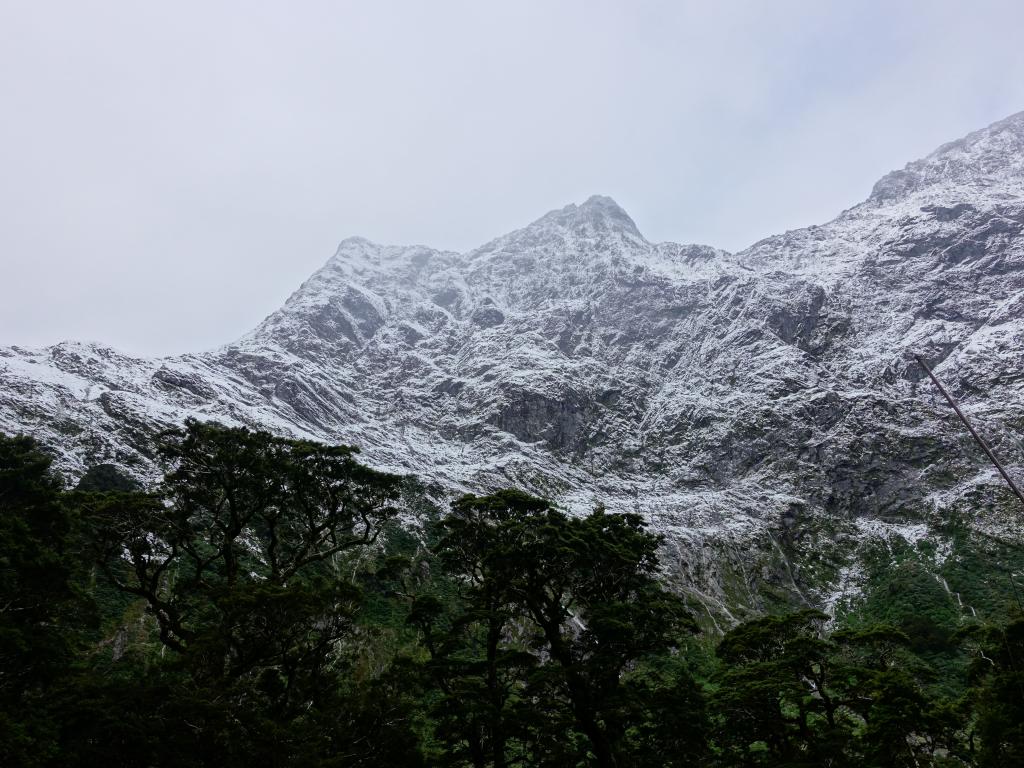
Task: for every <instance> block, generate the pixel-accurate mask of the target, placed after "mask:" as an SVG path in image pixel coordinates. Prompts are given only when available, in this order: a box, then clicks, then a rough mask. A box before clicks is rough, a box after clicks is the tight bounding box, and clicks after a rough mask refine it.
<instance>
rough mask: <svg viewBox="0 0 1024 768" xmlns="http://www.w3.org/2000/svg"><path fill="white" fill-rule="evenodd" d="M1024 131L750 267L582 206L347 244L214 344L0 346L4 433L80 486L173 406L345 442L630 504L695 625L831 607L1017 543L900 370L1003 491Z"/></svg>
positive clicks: (976, 473) (146, 445)
mask: <svg viewBox="0 0 1024 768" xmlns="http://www.w3.org/2000/svg"><path fill="white" fill-rule="evenodd" d="M1022 124H1024V116H1022V115H1016V116H1014V117H1012V118H1008V119H1007V120H1004V121H1002V122H1000V123H996V124H994V125H993V126H990V127H989V128H987V129H984V130H983V131H979V132H977V133H973V134H971V135H970V136H967V137H965V138H964V139H961V140H960V141H956V142H953V143H951V144H947V145H945V146H944V147H941V148H940V149H938V150H937V151H936V152H934V153H933V154H931V155H929V156H928V157H927V158H925V159H923V160H919V161H917V162H914V163H910V164H909V165H908V166H907V167H906V168H905V169H903V170H901V171H896V172H894V173H892V174H889V175H888V176H886V177H885V178H884V179H882V180H881V181H879V183H878V184H877V185H876V186H875V190H874V192H873V193H872V196H871V198H870V199H869V200H868V201H865V202H864V203H862V204H860V205H857V206H854V207H853V208H851V209H850V210H848V211H846V212H844V213H843V214H841V215H840V216H839V217H838V218H836V219H835V220H834V221H832V222H829V223H827V224H824V225H821V226H815V227H809V228H807V229H803V230H797V231H795V232H787V233H785V234H782V235H778V236H776V237H771V238H767V239H766V240H764V241H762V242H760V243H758V244H756V245H754V246H752V247H751V248H749V249H747V250H745V251H743V252H741V253H737V254H729V253H726V252H724V251H720V250H717V249H714V248H711V247H708V246H700V245H678V244H673V243H660V244H653V243H650V242H648V241H647V240H646V239H645V238H644V237H643V236H642V235H641V233H640V232H639V231H638V230H637V227H636V225H635V224H634V222H633V221H632V219H630V217H629V216H628V214H626V213H625V211H623V210H622V208H620V207H619V206H618V205H617V204H616V203H615V202H614V201H613V200H611V199H610V198H607V197H599V196H595V197H592V198H590V199H588V200H587V201H585V202H584V203H582V204H579V205H569V206H566V207H565V208H562V209H560V210H556V211H552V212H551V213H548V214H547V215H545V216H543V217H541V218H540V219H538V220H537V221H535V222H533V223H532V224H530V225H528V226H526V227H524V228H523V229H520V230H517V231H515V232H512V233H510V234H508V235H505V236H503V237H500V238H498V239H496V240H493V241H492V242H490V243H487V244H486V245H483V246H481V247H480V248H477V249H475V250H473V251H471V252H469V253H465V254H458V253H452V252H446V251H438V250H433V249H430V248H427V247H423V246H414V247H398V246H384V245H378V244H375V243H371V242H369V241H367V240H363V239H360V238H350V239H348V240H345V241H343V242H342V243H341V244H340V246H339V247H338V250H337V252H336V253H335V254H334V256H333V257H332V258H331V259H330V260H329V261H328V262H327V264H326V265H325V266H324V267H323V268H322V269H321V270H319V271H318V272H317V273H316V274H315V275H313V276H312V277H311V278H310V279H309V280H307V281H306V282H305V283H304V284H303V285H302V286H301V287H300V288H299V289H298V290H297V291H296V292H295V293H294V294H293V295H292V296H291V298H289V300H288V301H287V302H286V304H285V305H284V306H283V307H282V308H281V309H279V310H278V311H277V312H275V313H273V314H272V315H271V316H269V317H268V318H267V319H266V320H265V321H264V322H263V323H261V324H260V325H259V327H257V328H256V329H254V330H253V331H252V332H251V333H249V334H247V335H246V336H245V337H243V338H242V339H240V340H239V341H237V342H235V343H232V344H228V345H226V346H224V347H222V348H220V349H218V350H215V351H213V352H209V353H205V354H197V355H183V356H179V357H171V358H162V359H153V360H150V359H138V358H130V357H127V356H124V355H121V354H119V353H117V352H116V351H114V350H111V349H107V348H105V347H102V346H97V345H83V344H74V343H66V344H60V345H57V346H55V347H51V348H48V349H43V350H36V351H27V350H23V349H20V348H17V347H12V348H8V349H3V350H0V428H2V429H4V430H5V431H10V432H16V431H28V432H32V433H33V434H35V435H36V436H37V437H39V438H40V439H41V440H42V441H43V442H44V443H46V444H48V445H50V446H51V447H52V448H53V449H54V450H55V451H56V452H57V453H58V463H59V465H60V467H61V468H62V469H63V470H64V471H66V472H67V473H68V474H70V475H72V476H74V475H78V474H81V473H82V472H83V471H84V470H85V469H86V468H87V467H89V466H91V465H95V464H100V463H115V464H118V465H121V466H122V467H125V468H127V469H128V470H129V471H130V472H132V473H133V474H135V475H136V476H139V477H140V478H151V477H153V476H154V475H155V473H156V468H155V466H154V463H153V462H154V454H153V449H152V435H153V433H154V431H155V430H157V429H160V428H163V427H167V426H170V425H174V424H177V423H180V422H181V421H182V420H183V419H184V418H186V417H194V418H198V419H215V420H218V421H222V422H226V423H229V424H246V425H250V426H254V427H260V428H264V429H268V430H271V431H274V432H278V433H286V434H291V435H297V436H303V437H309V438H313V439H317V440H322V441H327V442H344V443H352V444H356V445H359V446H360V447H361V448H362V449H363V451H364V457H365V459H366V460H367V461H368V462H370V463H371V464H373V465H375V466H377V467H380V468H382V469H388V470H392V471H400V472H413V473H416V474H417V475H419V476H420V478H421V479H423V480H424V481H425V482H427V483H430V484H432V486H433V487H436V488H439V489H444V490H445V491H446V492H449V493H451V492H460V491H466V490H474V491H476V490H488V489H493V488H496V487H499V486H508V485H515V486H520V487H524V488H526V489H528V490H530V491H533V492H535V493H539V494H543V495H546V496H549V497H551V498H554V499H556V500H557V501H559V502H560V503H561V504H563V505H565V506H566V507H568V508H570V509H575V510H583V509H586V508H588V507H589V506H591V505H592V504H595V503H603V504H605V505H606V506H607V507H608V508H609V509H611V510H620V511H621V510H631V511H636V512H639V513H640V514H642V515H644V516H645V517H646V518H647V519H648V520H649V521H650V523H651V525H653V526H654V527H655V528H657V529H658V530H660V531H662V532H663V533H664V534H666V536H667V546H668V548H669V552H670V553H675V564H674V571H673V574H672V578H673V580H674V581H676V582H677V583H678V585H679V586H680V588H682V589H685V590H687V591H688V592H689V593H690V594H691V595H692V596H693V597H694V599H696V600H699V601H701V602H702V603H704V604H705V605H706V606H707V607H708V611H709V613H710V614H711V615H712V616H715V615H723V614H722V612H723V611H725V612H729V611H732V612H735V611H736V610H741V609H751V610H759V609H761V608H763V607H764V606H765V605H766V604H767V603H766V601H769V602H770V600H788V601H792V602H796V603H799V604H817V605H825V606H826V607H827V606H834V605H835V603H836V601H837V600H838V599H840V598H839V597H838V596H840V595H843V594H845V593H846V592H847V591H849V590H850V589H853V590H856V588H857V583H856V580H857V578H859V577H858V574H863V569H862V568H861V565H862V563H863V557H864V556H865V555H864V553H865V552H867V551H868V549H866V547H867V546H868V544H867V543H868V542H870V541H872V540H877V539H879V538H880V537H881V538H882V539H885V540H895V539H898V540H900V541H911V542H916V541H918V540H920V539H922V538H923V537H929V540H932V541H934V542H939V543H938V544H936V546H939V545H941V546H944V547H946V549H944V550H941V551H943V552H947V553H949V552H953V551H954V549H953V548H954V547H955V546H956V545H955V544H954V543H953V542H952V540H949V539H948V536H947V534H945V533H943V531H948V530H950V528H949V521H950V520H951V519H954V518H957V516H962V515H964V514H966V513H968V512H970V513H971V514H972V515H973V516H974V517H975V518H976V517H977V514H976V510H978V509H979V508H983V509H985V510H986V512H985V514H984V515H983V516H982V517H981V519H980V520H979V521H976V522H975V526H976V527H980V528H982V529H983V530H984V531H985V532H987V533H990V534H993V535H998V534H999V533H1000V532H1001V531H1005V530H1007V529H1008V527H1009V526H1012V525H1015V523H1014V522H1013V521H1014V520H1015V518H1014V517H1013V516H1012V515H1010V513H1009V512H1007V511H1006V510H1007V509H1008V507H1007V506H1006V503H1005V499H1004V496H1005V494H1004V491H1003V489H1002V486H1001V485H1000V483H999V479H998V478H997V477H996V476H995V475H994V474H993V473H992V472H991V471H990V469H989V468H988V466H987V464H986V463H985V460H984V457H983V456H980V455H979V454H978V453H977V451H975V450H974V449H973V447H972V444H971V443H970V442H969V438H967V437H966V436H965V435H964V434H963V432H962V430H961V429H960V427H959V425H958V424H957V423H956V422H954V421H951V420H950V419H949V418H947V416H948V414H947V413H946V409H945V406H944V405H943V404H942V403H941V402H940V401H937V400H936V399H935V398H934V397H933V395H932V394H931V393H930V390H929V387H928V386H927V383H926V382H922V371H921V370H920V369H919V368H918V366H917V365H916V364H915V363H914V362H913V360H912V353H918V354H922V355H924V357H925V358H926V359H927V360H928V361H929V363H930V364H932V365H933V366H934V367H935V369H936V371H937V372H938V374H939V375H940V376H942V377H943V379H944V380H945V381H946V382H947V383H948V385H949V386H950V387H951V388H952V389H953V390H954V392H955V393H956V394H957V395H958V396H960V397H961V399H962V401H963V407H964V409H965V410H966V411H967V412H968V413H970V414H971V416H972V417H973V418H974V419H975V420H976V421H977V423H978V425H979V427H980V428H981V430H982V431H983V432H984V433H985V434H986V435H987V436H988V437H990V438H991V440H992V442H993V443H994V445H995V449H996V450H997V451H998V452H999V453H1000V454H1001V455H1003V456H1004V457H1005V458H1006V459H1007V461H1008V462H1009V463H1010V464H1011V465H1012V466H1011V471H1014V472H1018V473H1019V472H1020V465H1021V463H1022V459H1021V453H1020V448H1019V446H1020V445H1021V444H1022V443H1021V440H1022V438H1024V422H1022V421H1021V416H1020V414H1021V413H1024V408H1022V406H1024V379H1022V378H1021V376H1020V370H1021V369H1022V367H1024V238H1022V236H1021V234H1022V231H1024V185H1022V178H1024V174H1022V167H1024V166H1022V163H1024V145H1022V141H1024V139H1022V135H1024V134H1022ZM979 504H980V505H981V507H979ZM944 536H945V537H946V538H945V539H944V538H943V537H944ZM893 537H895V539H893ZM943 542H944V543H943ZM672 557H673V555H671V554H670V557H669V559H670V560H672ZM858 569H860V570H858Z"/></svg>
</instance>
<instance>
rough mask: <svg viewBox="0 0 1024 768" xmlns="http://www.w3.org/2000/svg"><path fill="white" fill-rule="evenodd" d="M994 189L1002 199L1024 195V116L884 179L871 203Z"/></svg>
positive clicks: (945, 146)
mask: <svg viewBox="0 0 1024 768" xmlns="http://www.w3.org/2000/svg"><path fill="white" fill-rule="evenodd" d="M967 189H972V190H978V191H984V190H989V189H990V190H992V191H993V192H994V197H995V198H997V199H1006V198H1011V197H1020V196H1024V112H1018V113H1017V114H1015V115H1011V116H1010V117H1007V118H1005V119H1003V120H1000V121H998V122H996V123H993V124H992V125H990V126H988V127H987V128H982V129H981V130H979V131H975V132H973V133H970V134H968V135H967V136H964V137H963V138H961V139H958V140H956V141H951V142H949V143H948V144H943V145H942V146H941V147H939V148H938V149H936V150H935V151H934V152H932V153H931V154H930V155H928V156H927V157H925V158H923V159H921V160H915V161H914V162H912V163H908V164H907V165H906V166H905V167H904V168H903V169H901V170H898V171H893V172H892V173H889V174H887V175H886V176H884V177H882V178H881V179H880V180H879V181H878V183H876V184H875V186H874V188H873V189H872V190H871V197H870V200H871V201H873V202H876V203H883V204H884V203H888V202H892V201H897V200H902V199H905V198H908V197H912V196H915V195H920V194H924V193H938V194H942V193H943V192H947V193H950V194H952V195H961V196H962V195H963V193H964V191H965V190H967Z"/></svg>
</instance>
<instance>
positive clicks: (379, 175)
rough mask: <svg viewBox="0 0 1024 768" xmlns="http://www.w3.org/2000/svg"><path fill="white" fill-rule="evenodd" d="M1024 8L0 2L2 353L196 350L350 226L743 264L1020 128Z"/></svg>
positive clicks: (310, 264) (1010, 1)
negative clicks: (522, 230)
mask: <svg viewBox="0 0 1024 768" xmlns="http://www.w3.org/2000/svg"><path fill="white" fill-rule="evenodd" d="M1022 30H1024V3H1022V2H1020V0H1002V1H999V0H992V1H985V0H970V2H967V1H966V0H965V1H964V2H947V1H945V0H920V1H917V2H915V1H913V0H907V1H906V2H898V1H897V0H885V1H884V2H873V1H872V2H866V1H865V0H858V2H848V1H845V0H844V1H843V2H829V1H827V0H806V1H798V0H764V1H763V2H754V1H753V0H749V1H748V2H741V1H739V0H737V1H735V2H729V1H728V0H705V1H704V2H643V1H639V2H638V1H637V0H619V2H603V1H601V0H591V1H590V2H582V1H574V0H538V1H537V2H528V1H527V0H512V1H509V2H501V3H498V2H483V1H482V0H475V1H472V2H471V1H468V0H467V2H446V1H444V0H430V2H426V1H422V2H386V1H382V0H366V1H365V2H361V3H355V2H341V1H340V0H335V1H333V2H327V1H324V2H303V1H302V0H289V1H288V2H285V1H284V0H281V1H280V2H254V1H253V0H238V2H214V1H213V0H203V1H202V2H184V1H183V0H175V2H143V1H142V0H130V1H129V0H126V1H124V2H114V1H113V0H110V1H107V2H86V1H85V0H69V1H68V2H48V1H47V0H23V1H22V0H0V99H2V101H0V103H2V110H3V111H2V113H0V116H2V119H0V344H21V345H25V346H37V345H43V344H50V343H54V342H56V341H59V340H62V339H67V338H74V339H83V340H99V341H103V342H107V343H110V344H112V345H114V346H116V347H119V348H122V349H124V350H127V351H130V352H135V353H145V354H157V353H159V354H163V353H175V352H185V351H199V350H201V349H205V348H208V347H212V346H215V345H217V344H219V343H222V342H227V341H231V340H233V339H234V338H236V337H238V336H239V335H241V334H242V333H243V332H245V331H246V330H248V329H249V328H251V327H252V326H253V325H255V324H256V323H257V322H259V320H261V319H262V318H263V317H264V316H265V315H266V314H268V313H269V312H271V311H272V310H274V309H275V308H276V307H277V306H279V305H280V304H281V302H282V301H283V300H284V299H285V298H286V297H287V296H288V295H289V293H291V291H292V290H293V289H294V288H296V287H297V286H298V284H299V283H300V282H301V281H302V280H303V279H305V278H306V277H307V276H308V275H309V274H310V273H312V272H313V271H314V270H315V269H316V268H318V267H319V266H320V265H321V264H322V263H323V262H324V261H326V260H327V258H329V257H330V255H331V253H332V252H333V249H334V247H335V245H336V244H337V242H338V241H339V240H341V239H343V238H345V237H347V236H349V235H354V234H358V235H363V236H365V237H368V238H370V239H373V240H377V241H379V242H387V243H425V244H428V245H432V246H434V247H438V248H449V249H454V250H460V251H461V250H468V249H470V248H472V247H474V246H476V245H478V244H480V243H482V242H484V241H486V240H489V239H491V238H492V237H495V236H497V235H500V234H503V233H505V232H507V231H509V230H511V229H514V228H516V227H519V226H523V225H525V224H526V223H528V222H530V221H532V220H533V219H535V218H537V217H538V216H540V215H542V214H543V213H545V212H546V211H548V210H550V209H552V208H556V207H561V206H563V205H565V204H567V203H569V202H578V201H581V200H582V199H584V198H586V197H588V196H589V195H591V194H595V193H600V194H607V195H611V196H612V197H614V198H615V199H616V200H618V202H619V203H620V204H621V205H622V206H623V207H624V208H626V210H627V211H629V213H630V214H631V215H632V216H633V218H634V219H635V220H636V222H637V224H638V226H639V227H640V229H641V231H642V232H644V234H645V235H646V236H647V237H648V238H649V239H651V240H675V241H680V242H703V243H709V244H712V245H716V246H719V247H723V248H727V249H730V250H739V249H741V248H743V247H745V246H747V245H750V244H751V243H753V242H754V241H756V240H758V239H760V238H762V237H765V236H767V235H770V234H773V233H776V232H780V231H783V230H785V229H792V228H795V227H799V226H804V225H808V224H813V223H820V222H823V221H826V220H828V219H830V218H832V217H833V216H834V215H835V214H836V213H838V212H839V211H840V210H842V209H843V208H846V207H849V206H850V205H852V204H854V203H856V202H859V201H860V200H862V199H863V198H864V197H866V196H867V194H868V192H869V191H870V188H871V185H872V184H873V182H874V181H875V180H876V179H878V178H879V177H880V176H882V175H883V174H884V173H886V172H887V171H889V170H891V169H893V168H896V167H900V166H902V165H904V164H905V163H906V162H908V161H910V160H912V159H915V158H917V157H920V156H922V155H924V154H926V153H927V152H929V151H931V150H932V149H934V148H935V147H936V146H938V145H939V144H941V143H943V142H945V141H949V140H952V139H955V138H958V137H959V136H961V135H963V134H965V133H967V132H969V131H971V130H974V129H976V128H980V127H983V126H985V125H987V124H989V123H991V122H993V121H995V120H997V119H1000V118H1002V117H1005V116H1007V115H1009V114H1011V113H1013V112H1017V111H1020V110H1024V52H1022V51H1024V43H1022V40H1021V31H1022Z"/></svg>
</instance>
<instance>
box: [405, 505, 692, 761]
mask: <svg viewBox="0 0 1024 768" xmlns="http://www.w3.org/2000/svg"><path fill="white" fill-rule="evenodd" d="M441 528H442V532H443V535H442V537H441V540H440V543H439V545H438V548H437V549H438V556H439V559H440V562H441V563H442V564H443V565H444V567H445V568H446V569H447V570H448V572H449V573H450V574H451V576H452V577H453V578H454V579H456V580H457V581H458V582H459V583H461V584H462V585H463V587H464V589H463V591H462V594H461V600H462V602H461V605H460V606H459V613H458V614H457V615H456V616H455V617H454V618H453V619H451V620H450V621H449V622H448V623H447V624H446V625H445V626H444V627H443V628H444V629H445V630H446V634H444V635H443V639H444V641H445V642H447V643H449V644H450V646H449V647H445V646H441V645H439V644H438V642H437V640H436V639H435V638H434V637H432V636H431V633H433V632H436V628H437V626H438V623H437V608H438V606H437V605H436V604H434V605H433V606H432V607H433V609H434V610H433V615H429V612H428V615H424V616H423V617H422V618H426V619H429V622H427V623H426V624H423V625H422V626H423V627H424V634H425V637H426V642H427V644H428V647H430V646H432V645H433V646H434V647H435V648H437V649H439V651H440V652H435V659H437V658H438V657H440V658H443V659H444V660H445V663H446V665H449V666H447V667H444V668H446V669H450V663H451V660H452V659H457V658H459V653H465V652H466V650H467V648H472V650H471V651H470V654H469V656H468V657H463V660H465V661H468V660H470V659H473V660H475V663H476V664H477V666H474V664H469V665H464V666H462V667H461V678H462V679H463V680H465V679H467V678H468V679H469V680H474V679H475V685H476V690H477V692H478V693H477V695H476V696H466V695H465V691H464V690H460V691H457V692H456V691H453V693H452V695H451V700H452V701H456V702H460V703H462V706H463V707H464V708H466V707H469V708H471V710H472V711H471V712H470V715H469V717H468V718H466V720H465V722H467V723H479V724H481V725H482V729H483V730H482V733H484V734H486V739H481V743H483V742H484V741H486V743H487V744H489V745H490V746H491V750H490V751H489V752H488V750H486V749H484V750H481V751H480V752H479V754H476V755H475V756H474V748H473V747H472V746H470V748H469V749H468V752H469V756H470V759H471V761H472V762H473V764H474V765H504V764H506V762H507V761H509V759H510V754H511V755H520V756H521V757H522V759H523V760H524V761H527V762H529V763H530V764H538V763H540V764H553V763H556V762H564V761H565V760H567V759H570V760H572V761H573V762H577V763H578V762H580V761H581V760H582V761H584V762H589V763H593V764H595V765H599V766H621V765H631V764H637V760H639V755H641V754H646V755H648V756H650V755H651V754H653V753H654V752H655V751H657V748H655V747H652V741H658V739H659V738H664V737H667V736H668V733H667V732H666V731H665V730H663V729H659V728H656V727H655V728H652V727H650V722H649V721H648V720H647V718H648V717H650V716H651V714H652V712H658V715H659V716H661V715H663V714H664V712H663V711H662V710H659V708H658V705H654V706H653V707H652V706H649V705H648V704H647V702H645V694H646V693H648V692H650V691H651V690H652V689H657V690H658V691H659V694H662V695H663V700H669V699H671V698H672V695H676V696H680V697H682V698H684V699H686V706H685V707H684V709H685V711H686V714H687V716H693V715H694V713H696V714H697V721H696V722H692V721H691V722H688V723H687V724H686V726H685V727H682V728H676V729H675V730H674V731H673V732H672V735H673V736H674V737H676V743H673V744H671V745H668V744H663V745H662V747H666V746H670V747H671V749H670V750H666V749H664V748H663V749H661V755H660V759H661V760H662V761H663V762H664V763H665V764H672V761H673V760H674V759H676V757H675V756H676V755H678V753H679V752H680V751H685V752H686V753H687V754H686V758H687V759H691V758H692V756H693V753H695V752H699V750H700V746H699V745H700V744H701V743H702V739H701V738H700V737H701V736H702V735H703V734H702V730H701V724H700V713H701V706H700V703H699V696H698V694H697V691H696V688H695V686H692V685H689V684H688V683H689V681H688V679H685V675H682V674H681V673H679V670H676V674H674V675H673V676H671V681H670V682H667V678H666V677H665V676H662V677H661V678H660V679H659V678H658V676H657V675H656V674H655V672H654V671H652V669H653V668H652V669H649V670H648V674H647V676H646V678H645V677H644V676H643V675H642V674H641V673H640V669H641V667H642V666H643V665H644V663H645V662H648V661H650V660H653V659H657V658H665V657H668V656H670V654H671V653H672V651H673V650H674V649H675V648H676V646H677V645H678V644H679V642H680V640H681V638H682V637H683V636H685V635H686V634H687V633H689V632H692V631H693V630H694V629H695V625H694V623H693V620H692V618H691V617H690V616H689V614H688V613H687V611H686V610H685V608H684V606H683V604H682V602H681V601H680V600H679V599H678V598H677V597H675V596H673V595H671V594H670V593H668V592H667V591H665V590H664V589H663V588H662V587H661V585H660V584H659V582H658V580H657V568H658V559H657V548H658V546H659V544H660V538H659V537H658V536H656V535H652V534H650V533H648V532H647V531H646V530H644V525H643V522H642V520H641V518H640V517H639V516H636V515H611V514H607V513H605V512H604V511H603V510H600V509H599V510H596V511H595V512H593V513H592V514H590V515H588V516H586V517H582V518H574V517H570V516H567V515H566V514H564V513H562V512H560V511H558V510H556V509H554V508H552V507H551V506H550V505H549V504H548V503H547V502H544V501H543V500H540V499H536V498H533V497H531V496H528V495H526V494H523V493H521V492H517V491H501V492H498V493H495V494H492V495H490V496H484V497H477V496H466V497H463V498H462V499H460V500H459V501H458V502H457V503H456V504H455V505H454V506H453V509H452V513H451V515H450V516H448V517H447V518H445V519H444V520H443V521H442V523H441ZM421 607H422V606H421ZM469 636H472V637H474V638H477V640H476V641H475V643H474V644H473V645H472V646H468V645H467V643H466V638H467V637H469ZM454 649H459V650H458V651H457V652H456V651H455V650H454ZM634 673H635V676H631V675H634ZM680 678H683V679H680ZM445 684H446V685H449V684H450V683H448V682H446V683H445ZM456 694H462V695H456ZM525 702H529V705H528V706H526V705H524V703H525ZM677 703H679V702H678V700H677ZM680 734H688V735H689V737H690V739H689V740H688V741H687V744H686V745H685V746H684V745H680V744H679V743H678V736H679V735H680ZM513 735H514V736H515V738H516V747H515V749H514V750H508V749H506V748H505V747H507V746H508V741H509V739H510V737H512V736H513ZM473 738H477V737H475V736H473V735H472V734H469V733H465V732H464V733H463V739H464V740H465V741H466V742H467V743H468V742H469V741H470V740H471V739H473ZM502 745H504V746H502ZM495 746H498V747H499V749H498V750H497V751H496V750H495V749H494V747H495ZM517 759H518V758H517ZM679 759H681V758H679Z"/></svg>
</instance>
